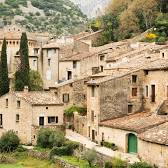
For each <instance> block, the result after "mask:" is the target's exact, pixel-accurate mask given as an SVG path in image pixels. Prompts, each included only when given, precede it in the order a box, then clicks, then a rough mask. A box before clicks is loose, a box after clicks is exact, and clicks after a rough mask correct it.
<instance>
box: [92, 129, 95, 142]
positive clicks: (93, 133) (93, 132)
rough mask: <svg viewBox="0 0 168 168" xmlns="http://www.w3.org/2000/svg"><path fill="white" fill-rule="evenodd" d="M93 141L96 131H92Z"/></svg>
mask: <svg viewBox="0 0 168 168" xmlns="http://www.w3.org/2000/svg"><path fill="white" fill-rule="evenodd" d="M92 141H95V131H94V130H92Z"/></svg>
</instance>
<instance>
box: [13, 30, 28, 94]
mask: <svg viewBox="0 0 168 168" xmlns="http://www.w3.org/2000/svg"><path fill="white" fill-rule="evenodd" d="M19 54H20V61H21V63H20V68H19V70H18V71H17V72H16V73H15V90H17V91H22V90H23V89H24V86H29V70H30V67H29V48H28V40H27V35H26V33H22V36H21V41H20V50H19Z"/></svg>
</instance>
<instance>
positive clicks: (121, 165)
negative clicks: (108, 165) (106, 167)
mask: <svg viewBox="0 0 168 168" xmlns="http://www.w3.org/2000/svg"><path fill="white" fill-rule="evenodd" d="M112 167H115V168H126V167H127V162H126V161H123V160H121V159H119V158H113V159H112Z"/></svg>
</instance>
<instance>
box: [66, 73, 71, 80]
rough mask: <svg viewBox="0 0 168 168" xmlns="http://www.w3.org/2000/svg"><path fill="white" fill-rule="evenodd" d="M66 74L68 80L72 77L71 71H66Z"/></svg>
mask: <svg viewBox="0 0 168 168" xmlns="http://www.w3.org/2000/svg"><path fill="white" fill-rule="evenodd" d="M67 75H68V76H67V79H68V80H70V79H72V71H67Z"/></svg>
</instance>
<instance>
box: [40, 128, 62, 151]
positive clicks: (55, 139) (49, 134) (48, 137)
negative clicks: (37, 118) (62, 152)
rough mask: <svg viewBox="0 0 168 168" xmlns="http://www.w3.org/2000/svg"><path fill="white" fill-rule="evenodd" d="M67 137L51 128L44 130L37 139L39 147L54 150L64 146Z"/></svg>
mask: <svg viewBox="0 0 168 168" xmlns="http://www.w3.org/2000/svg"><path fill="white" fill-rule="evenodd" d="M64 141H65V137H64V135H63V133H62V132H60V131H54V130H51V129H49V128H42V129H41V130H40V131H39V133H38V137H37V146H39V147H42V148H52V147H54V146H62V145H63V143H64Z"/></svg>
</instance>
